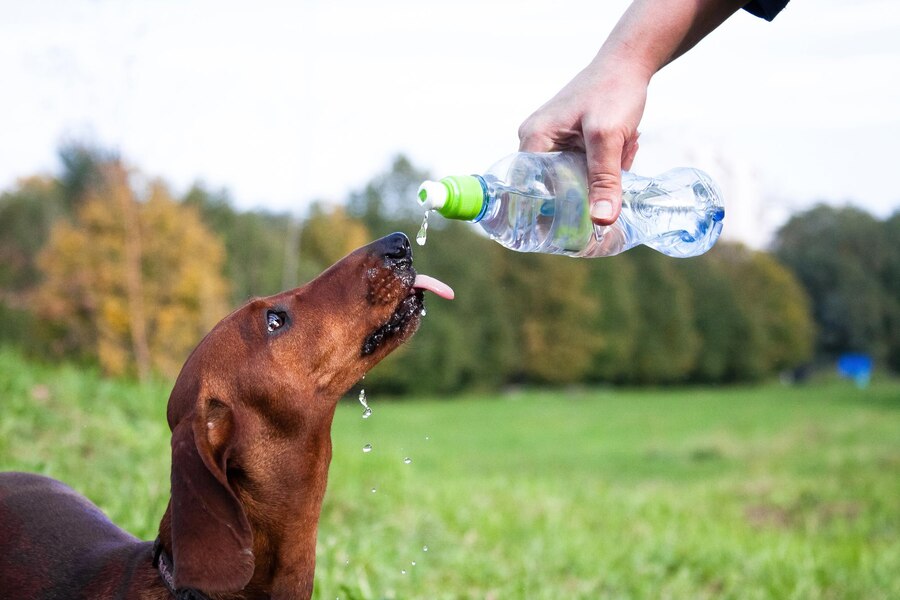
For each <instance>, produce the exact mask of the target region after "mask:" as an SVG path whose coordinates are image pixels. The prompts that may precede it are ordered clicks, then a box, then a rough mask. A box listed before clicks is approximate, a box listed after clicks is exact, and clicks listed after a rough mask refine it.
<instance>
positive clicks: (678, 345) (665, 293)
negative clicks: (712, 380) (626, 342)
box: [629, 246, 700, 383]
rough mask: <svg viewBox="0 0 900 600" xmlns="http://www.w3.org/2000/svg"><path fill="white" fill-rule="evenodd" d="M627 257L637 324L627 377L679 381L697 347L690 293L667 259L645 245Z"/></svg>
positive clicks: (690, 364) (697, 341) (689, 368)
mask: <svg viewBox="0 0 900 600" xmlns="http://www.w3.org/2000/svg"><path fill="white" fill-rule="evenodd" d="M629 254H630V256H629V259H630V260H632V261H633V265H634V268H635V274H636V276H635V281H634V284H635V296H636V299H637V302H636V304H637V323H638V327H637V330H636V332H635V348H634V355H633V356H632V359H631V371H630V373H629V376H630V378H631V380H632V381H635V382H641V383H669V382H677V381H683V380H685V379H686V378H687V377H688V375H689V374H690V373H691V370H692V369H693V368H694V365H695V362H696V359H697V353H698V350H699V348H700V338H699V336H698V334H697V328H696V326H695V324H694V319H693V316H694V304H693V294H692V292H691V289H690V287H689V285H688V283H687V281H686V280H685V279H684V278H683V277H682V276H681V275H680V273H678V271H677V270H676V268H675V267H674V265H673V261H672V259H671V258H668V257H665V256H663V255H662V254H659V253H657V252H655V251H653V250H650V249H649V248H646V247H643V246H642V247H638V248H634V249H632V250H629Z"/></svg>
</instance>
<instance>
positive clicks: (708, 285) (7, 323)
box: [0, 144, 900, 394]
mask: <svg viewBox="0 0 900 600" xmlns="http://www.w3.org/2000/svg"><path fill="white" fill-rule="evenodd" d="M60 159H61V160H60V162H61V165H62V168H61V170H60V172H59V173H58V174H55V175H52V176H47V175H43V176H34V177H31V178H28V179H25V180H23V181H21V182H20V183H19V184H18V185H17V186H16V187H15V188H14V189H12V190H8V191H6V192H5V193H3V194H2V195H0V343H7V344H15V345H17V346H19V347H21V348H23V349H24V350H26V351H28V352H30V353H31V354H33V355H35V356H39V357H44V358H48V357H58V358H62V357H65V358H67V359H73V358H74V359H77V360H81V361H85V362H90V363H95V364H97V365H99V366H100V367H101V368H102V369H104V371H106V372H108V373H110V374H116V375H119V374H127V375H135V376H141V377H144V376H149V375H150V374H152V373H156V374H161V375H164V376H167V377H171V376H173V375H174V374H176V373H177V369H178V367H179V366H180V364H181V362H182V361H183V359H184V358H185V357H186V355H187V353H188V352H189V351H190V350H191V348H192V347H193V346H194V345H195V344H196V343H197V342H198V341H199V339H200V338H201V337H202V335H203V334H204V333H205V332H206V331H207V330H208V329H209V328H210V327H211V326H212V325H213V324H214V323H215V322H216V321H217V320H218V319H220V318H221V317H223V316H224V315H225V314H226V313H227V312H228V310H230V309H231V308H233V307H235V306H237V305H239V304H241V303H243V302H244V301H246V300H247V299H248V298H250V297H253V296H257V295H268V294H272V293H275V292H277V291H280V290H282V289H286V288H289V287H294V286H296V285H299V284H301V283H303V282H305V281H308V280H310V279H312V278H313V277H314V276H315V275H316V274H318V273H319V272H320V271H322V270H323V269H325V268H326V267H327V266H328V265H330V264H331V263H333V262H334V261H336V260H338V259H339V258H340V257H342V256H343V255H345V254H346V253H347V252H349V251H351V250H352V249H354V248H356V247H358V246H360V245H363V244H365V243H367V242H368V241H370V240H372V239H374V238H376V237H380V236H382V235H385V234H387V233H390V232H392V231H403V232H406V233H407V234H408V235H410V237H413V236H414V234H415V232H416V231H417V230H418V228H419V225H420V223H421V218H422V214H421V212H420V211H419V210H418V209H417V207H416V204H415V202H414V201H413V198H414V197H415V190H416V187H417V186H418V184H419V183H420V182H421V181H422V180H423V179H425V178H427V177H428V176H429V174H428V173H426V172H423V171H422V170H420V169H418V168H416V167H415V166H414V165H413V164H411V163H410V161H409V160H408V159H406V158H404V157H402V156H400V157H397V158H396V159H395V160H394V162H393V164H391V165H390V168H389V169H387V170H386V171H385V172H384V173H381V174H378V175H377V176H375V177H374V178H373V179H372V180H371V181H370V182H369V183H368V184H367V185H366V186H365V187H364V188H362V189H360V190H358V191H356V192H354V193H352V194H350V195H349V197H348V198H347V199H346V202H344V203H343V204H341V205H339V206H331V205H325V204H322V203H316V204H313V205H312V207H311V208H310V209H309V211H308V212H307V214H305V215H304V216H303V218H298V217H296V216H293V215H291V214H288V213H275V212H269V211H263V210H251V211H239V210H237V209H236V208H235V207H234V205H233V202H232V201H231V199H230V197H229V195H228V193H227V191H225V190H211V189H209V188H208V187H205V186H202V185H195V186H194V187H193V188H192V189H190V190H188V191H187V192H186V193H185V194H182V195H180V196H176V195H175V194H173V193H172V191H171V190H170V189H169V187H168V186H166V184H165V183H164V182H162V181H159V180H153V179H150V178H147V177H144V176H141V174H140V173H139V172H137V171H135V170H133V169H129V168H128V167H127V166H126V165H125V164H124V163H123V162H122V160H121V159H120V158H119V157H117V156H115V155H114V154H111V153H108V152H103V151H100V150H97V149H94V148H89V147H84V146H81V145H77V144H74V145H67V146H65V147H63V148H62V149H61V150H60ZM829 227H832V228H833V230H829V229H828V228H829ZM892 232H894V233H893V234H892ZM898 233H900V217H898V215H895V216H894V217H892V218H891V219H889V220H887V221H879V220H877V219H875V218H874V217H871V216H869V215H867V214H866V213H863V212H861V211H855V210H852V209H834V208H830V207H825V206H822V207H817V208H815V209H813V210H812V211H809V212H808V213H804V214H800V215H797V216H795V217H794V218H793V219H792V220H791V221H790V222H789V223H788V224H787V225H786V226H785V227H784V228H783V229H782V231H781V232H780V233H779V236H778V240H777V242H776V246H775V252H774V253H766V252H759V251H753V250H750V249H747V248H745V247H743V246H740V245H737V244H730V243H725V242H721V241H720V242H719V243H718V244H717V245H716V247H715V248H714V249H713V250H712V251H710V252H709V253H707V254H706V255H704V256H702V257H698V258H695V259H687V260H675V259H671V258H667V257H664V256H662V255H659V254H657V253H655V252H653V251H652V250H648V249H644V248H636V249H634V250H631V251H629V252H627V253H625V254H623V255H621V256H618V257H614V258H607V259H595V260H577V259H570V258H567V257H559V256H542V255H533V254H520V253H515V252H511V251H509V250H506V249H504V248H502V247H501V246H499V245H498V244H495V243H494V242H492V241H490V240H488V239H486V238H485V237H484V236H483V235H481V234H479V233H478V232H477V231H476V230H475V229H474V228H473V227H472V226H470V225H467V224H462V223H450V222H441V220H440V219H437V218H436V219H432V220H431V224H430V231H429V239H428V242H427V244H426V245H425V246H424V247H422V248H418V247H416V248H415V249H414V253H415V264H416V268H417V269H418V270H419V271H420V272H424V273H428V274H431V275H434V276H436V277H439V278H440V279H442V280H444V281H446V282H448V283H449V284H450V285H452V286H453V287H454V289H455V290H456V292H457V298H456V300H454V301H452V302H446V301H442V300H440V299H437V298H430V299H428V300H427V315H426V317H425V319H424V322H423V324H422V327H421V328H420V331H419V333H418V334H417V335H416V336H415V337H414V338H413V340H412V341H411V342H410V343H409V344H407V345H406V346H405V347H404V348H402V349H401V350H399V351H398V352H396V353H395V354H394V355H392V356H391V357H389V358H388V359H387V360H386V361H385V362H384V363H383V364H382V365H380V366H379V367H378V368H377V369H375V370H374V371H373V372H372V373H371V374H369V376H368V377H367V378H366V387H367V389H369V390H378V391H383V392H390V393H396V394H406V393H412V392H427V393H451V392H457V391H460V390H473V389H485V390H491V389H497V388H498V387H502V386H506V385H513V384H531V383H534V384H542V385H577V384H594V383H626V384H670V383H682V382H716V383H718V382H736V381H754V380H759V379H763V378H766V377H771V376H773V375H775V374H778V373H781V372H784V371H786V370H793V369H797V368H798V367H801V366H803V365H807V364H809V363H810V362H812V361H814V360H816V359H817V358H818V359H827V358H829V357H832V356H834V355H835V354H836V353H839V352H843V351H846V350H861V351H868V352H872V353H873V354H874V355H875V356H876V357H877V358H878V360H879V361H881V362H882V363H883V364H888V365H891V366H892V367H893V368H898V367H900V364H898V358H900V351H898V349H900V341H898V338H900V333H898V330H900V325H898V324H900V319H898V315H900V309H898V296H900V290H898V282H900V247H898V245H897V244H898V242H897V240H900V235H897V234H898ZM873 240H876V241H877V252H876V251H875V249H874V247H873V245H872V244H873Z"/></svg>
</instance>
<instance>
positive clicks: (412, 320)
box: [168, 233, 452, 592]
mask: <svg viewBox="0 0 900 600" xmlns="http://www.w3.org/2000/svg"><path fill="white" fill-rule="evenodd" d="M424 290H431V291H433V292H435V293H437V294H438V295H440V296H443V297H446V298H451V297H452V291H451V290H450V289H449V288H448V287H447V286H445V285H444V284H442V283H441V282H439V281H437V280H435V279H433V278H430V277H427V276H423V275H417V274H416V272H415V270H414V269H413V266H412V252H411V250H410V245H409V240H408V239H407V238H406V236H405V235H403V234H399V233H395V234H392V235H390V236H387V237H385V238H382V239H380V240H377V241H375V242H373V243H371V244H369V245H368V246H364V247H362V248H360V249H358V250H356V251H355V252H353V253H351V254H350V255H348V256H347V257H345V258H344V259H342V260H341V261H339V262H338V263H336V264H335V265H333V266H332V267H331V268H329V269H328V270H327V271H325V272H324V273H322V274H321V275H320V276H319V277H317V278H316V279H315V280H313V281H312V282H310V283H308V284H306V285H304V286H302V287H299V288H297V289H293V290H290V291H287V292H283V293H281V294H277V295H275V296H270V297H268V298H258V299H254V300H252V301H250V302H249V303H247V304H246V305H244V306H243V307H241V308H239V309H238V310H236V311H235V312H233V313H232V314H230V315H229V316H227V317H225V318H224V319H223V320H222V321H221V322H220V323H219V324H218V325H216V327H215V328H213V330H212V331H211V332H210V333H209V334H208V335H207V336H206V337H205V338H204V339H203V341H202V342H200V344H199V345H198V346H197V348H196V349H195V350H194V352H193V353H192V354H191V356H190V357H189V358H188V360H187V362H186V363H185V365H184V367H183V368H182V371H181V374H180V375H179V377H178V380H177V381H176V383H175V387H174V389H173V391H172V394H171V396H170V398H169V407H168V419H169V425H170V427H171V428H172V500H171V505H170V513H171V514H170V518H171V529H172V546H173V547H172V551H173V555H174V556H173V559H174V562H175V578H176V584H177V585H178V586H179V587H193V588H198V589H203V590H205V591H207V592H216V591H222V592H227V591H234V590H239V589H242V588H243V587H244V586H245V585H246V584H247V582H248V581H249V580H250V578H251V576H252V575H253V570H254V561H255V560H256V559H255V558H254V554H258V553H260V552H264V551H266V549H268V548H270V547H272V546H273V545H276V544H277V543H278V541H277V540H269V539H260V538H261V536H262V537H265V535H266V533H265V532H260V531H252V528H251V525H250V523H251V522H254V521H258V520H259V519H264V518H272V517H273V516H274V515H272V514H259V515H254V514H253V511H254V510H259V511H260V512H265V511H267V512H269V513H271V511H272V510H274V509H273V508H272V507H273V506H278V505H279V503H282V504H283V503H285V502H296V501H297V500H296V498H291V496H292V491H293V490H297V489H300V488H302V489H303V490H304V491H303V492H302V493H303V494H308V495H309V496H310V498H308V499H313V500H315V499H317V502H312V503H311V504H310V506H311V507H312V509H314V513H315V514H296V517H297V518H301V519H306V520H309V519H312V521H313V525H314V524H315V521H317V519H318V510H319V504H320V502H321V494H322V493H324V485H325V477H326V475H327V468H328V461H329V460H330V451H331V445H330V427H331V420H332V417H333V414H334V408H335V405H336V402H337V400H338V399H339V398H340V396H341V395H342V394H344V393H345V392H346V391H347V390H348V389H349V388H350V387H351V386H352V385H353V384H354V383H356V382H357V381H359V379H360V378H361V377H362V376H363V375H364V374H365V373H366V371H368V370H369V369H370V368H372V367H373V366H374V365H375V364H376V363H378V362H379V361H380V360H381V359H383V358H384V357H385V356H387V355H388V354H389V353H390V352H391V351H393V350H394V349H396V348H397V347H398V346H400V345H401V344H402V343H403V342H404V341H406V340H407V339H408V338H409V337H410V336H411V335H412V334H413V333H414V332H415V330H416V328H417V327H418V326H419V322H420V320H421V317H422V312H423V307H424V303H423V292H424ZM291 508H292V509H293V510H294V511H295V513H298V512H299V513H302V512H303V510H305V509H304V508H302V507H300V506H294V507H291ZM312 509H311V510H312ZM312 534H313V540H312V542H313V545H312V548H313V551H314V542H315V540H314V535H315V527H313V532H312ZM210 540H215V542H216V543H215V547H210V544H209V541H210ZM257 558H258V557H257Z"/></svg>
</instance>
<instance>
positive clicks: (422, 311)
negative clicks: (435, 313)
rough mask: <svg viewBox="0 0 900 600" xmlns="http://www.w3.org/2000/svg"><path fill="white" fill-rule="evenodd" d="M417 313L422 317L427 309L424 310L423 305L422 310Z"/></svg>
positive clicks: (426, 312)
mask: <svg viewBox="0 0 900 600" xmlns="http://www.w3.org/2000/svg"><path fill="white" fill-rule="evenodd" d="M419 314H420V315H422V316H423V317H424V316H425V315H427V314H428V311H426V310H425V307H424V306H423V307H422V310H420V311H419Z"/></svg>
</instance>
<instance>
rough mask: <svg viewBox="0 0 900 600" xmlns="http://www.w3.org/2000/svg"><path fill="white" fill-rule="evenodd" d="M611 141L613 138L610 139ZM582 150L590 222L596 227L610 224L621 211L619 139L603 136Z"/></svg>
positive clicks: (620, 151)
mask: <svg viewBox="0 0 900 600" xmlns="http://www.w3.org/2000/svg"><path fill="white" fill-rule="evenodd" d="M611 138H612V139H611ZM598 141H599V143H597V144H588V145H587V148H586V149H585V153H586V155H587V171H588V203H589V204H590V206H591V220H592V221H593V222H594V223H596V224H598V225H612V224H613V223H614V222H615V220H616V219H617V218H619V212H620V211H621V210H622V149H623V144H622V142H621V140H618V141H617V140H615V136H605V137H604V138H601V139H600V140H598Z"/></svg>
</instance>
